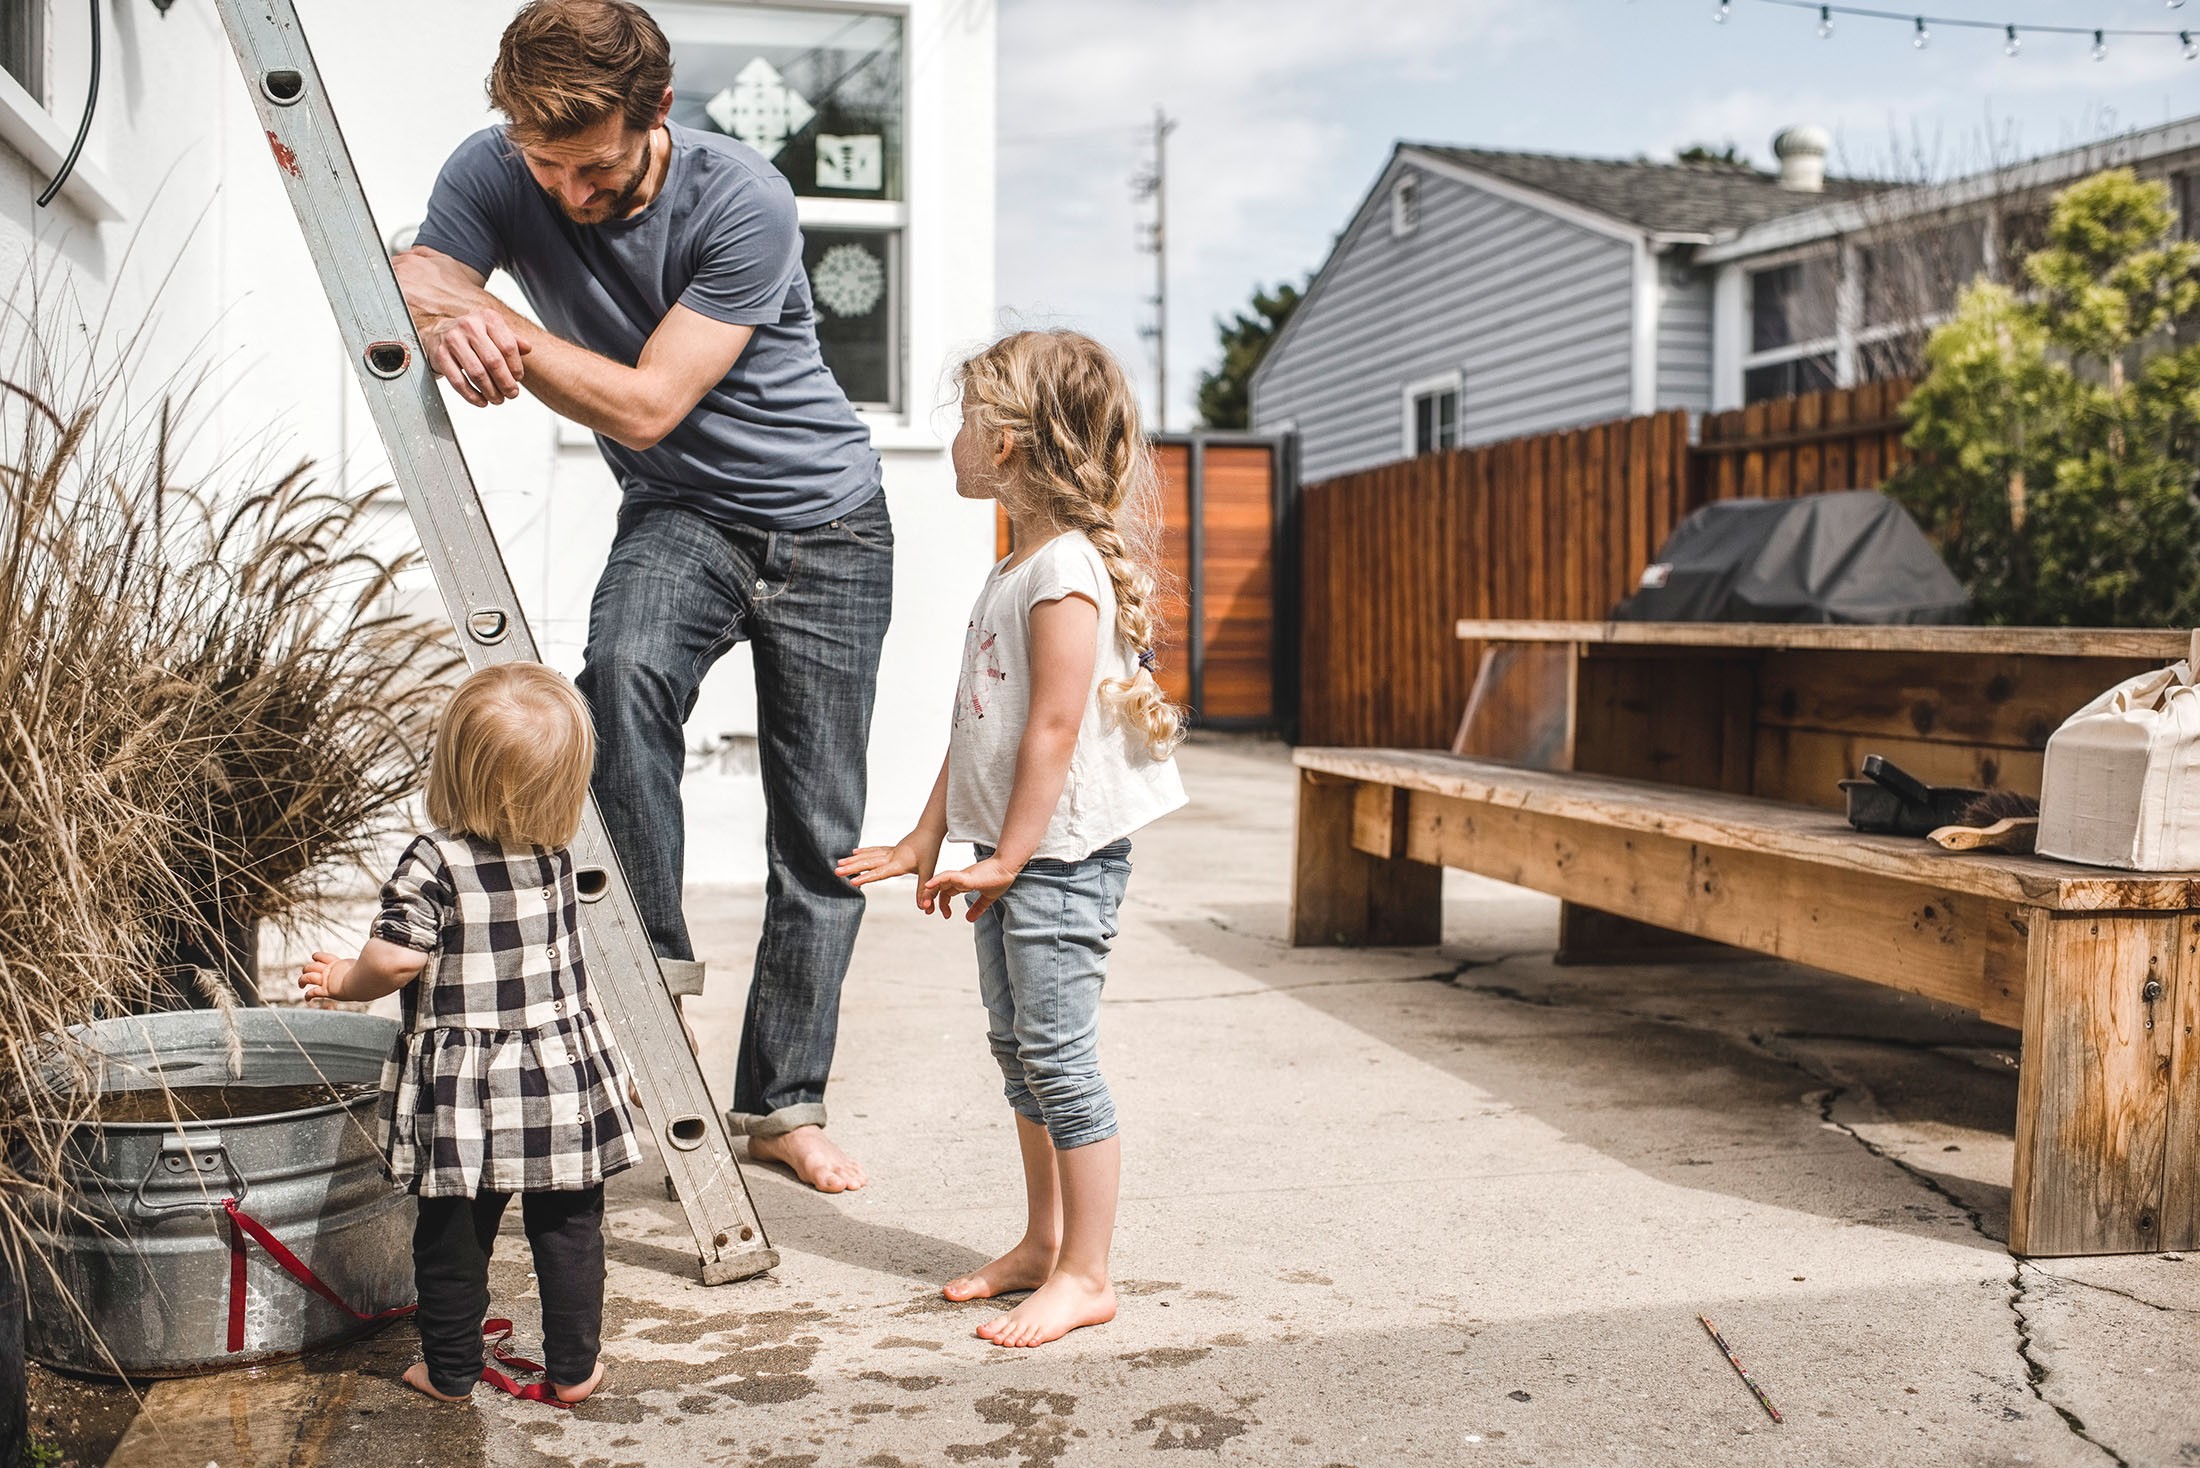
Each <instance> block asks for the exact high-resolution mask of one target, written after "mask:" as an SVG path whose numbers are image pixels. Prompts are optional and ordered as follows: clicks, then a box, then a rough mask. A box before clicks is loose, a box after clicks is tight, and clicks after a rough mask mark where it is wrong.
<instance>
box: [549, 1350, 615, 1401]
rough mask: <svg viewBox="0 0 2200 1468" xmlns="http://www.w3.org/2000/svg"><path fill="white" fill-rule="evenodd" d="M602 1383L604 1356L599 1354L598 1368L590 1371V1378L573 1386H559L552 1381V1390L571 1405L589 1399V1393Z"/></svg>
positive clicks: (561, 1399)
mask: <svg viewBox="0 0 2200 1468" xmlns="http://www.w3.org/2000/svg"><path fill="white" fill-rule="evenodd" d="M602 1385H603V1357H601V1356H598V1357H597V1358H596V1369H595V1370H594V1371H591V1372H589V1373H588V1380H586V1381H577V1382H575V1383H573V1385H571V1386H559V1385H558V1384H557V1383H556V1382H552V1383H550V1390H551V1391H552V1392H553V1393H554V1394H555V1395H556V1396H557V1399H558V1400H559V1401H561V1402H563V1403H565V1404H566V1405H567V1406H568V1407H570V1406H573V1405H574V1404H575V1403H578V1402H585V1401H587V1400H588V1394H589V1393H590V1392H592V1391H594V1390H595V1389H596V1388H597V1387H599V1386H602Z"/></svg>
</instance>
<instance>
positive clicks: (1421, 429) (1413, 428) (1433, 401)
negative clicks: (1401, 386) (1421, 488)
mask: <svg viewBox="0 0 2200 1468" xmlns="http://www.w3.org/2000/svg"><path fill="white" fill-rule="evenodd" d="M1460 390H1461V381H1460V375H1459V374H1458V373H1456V372H1447V373H1444V374H1443V375H1441V376H1438V377H1430V378H1424V379H1422V380H1421V381H1419V382H1414V383H1409V384H1407V386H1406V395H1405V396H1406V422H1405V438H1406V444H1405V447H1406V452H1407V453H1408V454H1411V455H1413V456H1415V457H1419V456H1420V455H1422V454H1440V453H1442V452H1443V451H1444V450H1446V449H1455V448H1457V447H1459V397H1460Z"/></svg>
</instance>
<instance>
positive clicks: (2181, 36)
mask: <svg viewBox="0 0 2200 1468" xmlns="http://www.w3.org/2000/svg"><path fill="white" fill-rule="evenodd" d="M2177 44H2178V45H2180V46H2183V47H2184V48H2185V59H2186V60H2187V61H2200V41H2195V40H2194V39H2193V38H2192V32H2191V31H2179V32H2178V33H2177Z"/></svg>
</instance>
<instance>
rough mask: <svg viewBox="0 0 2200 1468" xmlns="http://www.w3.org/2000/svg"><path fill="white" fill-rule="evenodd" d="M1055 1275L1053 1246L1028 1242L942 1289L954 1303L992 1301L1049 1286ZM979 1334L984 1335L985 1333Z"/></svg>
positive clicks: (961, 1275)
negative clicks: (1048, 1281)
mask: <svg viewBox="0 0 2200 1468" xmlns="http://www.w3.org/2000/svg"><path fill="white" fill-rule="evenodd" d="M1053 1272H1054V1248H1053V1246H1051V1245H1040V1244H1034V1243H1032V1242H1031V1241H1030V1240H1029V1239H1024V1240H1021V1241H1020V1242H1018V1243H1017V1245H1016V1247H1015V1248H1013V1249H1011V1250H1009V1251H1008V1252H1007V1253H1006V1254H1003V1255H1002V1256H1001V1257H1000V1258H998V1259H996V1260H994V1261H993V1262H992V1263H991V1264H988V1265H986V1266H985V1267H984V1268H982V1269H973V1270H971V1271H970V1272H969V1273H968V1274H959V1275H957V1276H955V1278H953V1279H951V1280H949V1281H948V1282H947V1283H946V1284H944V1285H941V1286H940V1293H941V1294H943V1295H945V1296H946V1297H947V1298H948V1299H950V1300H990V1299H992V1298H993V1297H994V1296H996V1295H1013V1294H1015V1293H1016V1292H1017V1291H1018V1290H1035V1289H1037V1288H1039V1286H1041V1285H1043V1284H1045V1283H1046V1282H1047V1276H1048V1275H1050V1274H1052V1273H1053ZM979 1334H981V1335H983V1334H984V1332H983V1331H982V1330H981V1331H980V1332H979Z"/></svg>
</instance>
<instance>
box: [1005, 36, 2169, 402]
mask: <svg viewBox="0 0 2200 1468" xmlns="http://www.w3.org/2000/svg"><path fill="white" fill-rule="evenodd" d="M1875 8H1893V7H1892V6H1889V5H1887V4H1886V3H1885V0H1880V3H1879V5H1878V6H1876V7H1875ZM1715 9H1716V0H1518V3H1498V0H1001V9H1000V65H1001V87H1000V150H1001V151H1000V261H999V263H1000V298H1001V306H1002V314H1003V319H1004V323H1005V324H1007V325H1011V326H1015V325H1069V326H1076V327H1079V328H1082V329H1084V330H1087V331H1090V332H1093V333H1094V334H1095V335H1097V336H1099V337H1101V338H1102V339H1103V340H1105V341H1106V342H1108V343H1109V344H1110V345H1111V346H1113V347H1115V348H1116V349H1117V350H1119V351H1120V352H1122V353H1123V354H1124V355H1125V358H1126V360H1127V361H1130V362H1132V363H1134V364H1135V367H1136V370H1137V372H1138V374H1139V377H1140V380H1141V382H1142V383H1146V384H1150V383H1151V380H1152V364H1151V354H1150V350H1149V348H1148V346H1147V344H1146V343H1145V342H1143V341H1142V340H1141V339H1140V336H1139V334H1138V327H1139V325H1140V323H1141V321H1142V320H1144V319H1146V318H1147V317H1148V316H1149V315H1150V313H1149V311H1148V308H1147V307H1146V305H1145V298H1146V297H1147V296H1148V295H1149V294H1150V293H1151V290H1152V275H1153V262H1152V258H1151V257H1150V256H1147V255H1142V254H1140V253H1138V251H1137V244H1138V239H1139V220H1140V219H1141V217H1142V214H1143V208H1144V206H1142V205H1139V204H1137V203H1136V202H1135V201H1134V200H1133V197H1132V189H1131V185H1130V179H1131V177H1132V175H1133V174H1135V173H1136V172H1138V171H1139V168H1140V166H1141V163H1142V161H1143V160H1144V158H1145V157H1146V156H1147V155H1148V147H1147V142H1146V138H1147V135H1148V133H1149V131H1150V126H1151V118H1152V114H1153V109H1154V108H1155V106H1156V105H1157V104H1158V105H1160V106H1162V107H1164V108H1166V109H1167V111H1168V113H1169V114H1170V115H1171V116H1172V117H1174V118H1177V119H1178V120H1179V126H1178V127H1177V129H1176V131H1175V133H1174V134H1173V135H1172V136H1171V138H1170V140H1169V173H1170V189H1169V211H1170V239H1171V251H1170V292H1171V295H1170V313H1169V314H1170V332H1171V337H1170V343H1169V374H1170V375H1169V397H1170V400H1171V405H1172V406H1171V409H1170V426H1171V427H1175V428H1181V427H1184V426H1186V425H1187V424H1188V423H1189V422H1190V421H1191V410H1190V403H1191V399H1192V392H1193V382H1194V378H1195V377H1196V374H1197V373H1198V371H1199V370H1200V369H1201V368H1203V367H1206V366H1209V365H1211V364H1212V363H1213V361H1214V360H1215V358H1216V355H1217V349H1216V346H1215V335H1214V327H1213V322H1214V319H1215V317H1216V316H1217V315H1219V314H1221V313H1223V312H1226V311H1231V310H1235V309H1238V308H1239V307H1241V306H1242V305H1243V304H1244V303H1245V301H1246V300H1247V298H1248V297H1249V295H1250V293H1251V290H1252V288H1253V286H1254V285H1255V284H1256V283H1272V282H1274V281H1277V280H1282V279H1293V280H1295V279H1298V278H1299V277H1301V276H1303V275H1304V274H1305V273H1306V272H1307V271H1309V270H1310V269H1312V268H1313V267H1315V266H1316V265H1318V264H1320V262H1321V260H1322V257H1323V255H1324V254H1325V253H1326V252H1327V250H1328V248H1329V244H1330V240H1331V238H1332V236H1333V235H1334V234H1335V233H1336V231H1337V230H1338V229H1339V228H1341V227H1342V226H1343V224H1344V222H1345V220H1346V217H1347V216H1348V215H1349V213H1350V212H1351V210H1352V209H1353V208H1354V206H1355V205H1356V204H1357V203H1358V201H1359V199H1360V197H1361V195H1362V194H1363V193H1364V192H1365V191H1366V189H1367V188H1368V186H1369V184H1370V183H1371V182H1372V181H1373V179H1374V176H1375V174H1376V172H1377V170H1378V169H1380V167H1381V166H1382V163H1383V160H1384V159H1385V158H1386V157H1387V156H1388V154H1389V151H1390V147H1391V144H1392V143H1393V142H1394V141H1395V140H1397V139H1400V138H1407V139H1413V140H1417V141H1427V142H1443V143H1454V144H1459V145H1462V146H1470V147H1495V148H1512V149H1523V150H1532V151H1550V152H1564V153H1583V154H1593V155H1600V156H1605V157H1633V156H1636V155H1638V154H1646V155H1648V156H1650V157H1653V158H1669V157H1671V156H1672V154H1673V153H1674V151H1675V150H1676V149H1679V148H1682V147H1685V146H1687V145H1688V144H1690V143H1693V142H1710V143H1713V144H1725V143H1728V142H1732V143H1734V144H1736V145H1737V146H1738V147H1740V148H1741V150H1742V151H1743V152H1744V153H1745V154H1747V155H1748V156H1750V157H1751V158H1752V159H1753V160H1755V161H1756V162H1757V163H1759V164H1760V165H1767V166H1769V164H1770V162H1771V147H1770V140H1771V137H1772V134H1773V133H1774V132H1776V131H1778V130H1779V129H1780V128H1781V127H1784V126H1786V125H1788V124H1790V123H1796V122H1815V123H1819V124H1822V125H1824V126H1826V127H1828V128H1831V129H1832V130H1833V132H1834V135H1835V138H1836V146H1835V154H1836V157H1835V159H1834V163H1835V166H1836V167H1837V168H1839V167H1841V166H1842V165H1844V164H1845V165H1846V167H1847V170H1848V171H1851V172H1886V171H1888V169H1889V168H1890V167H1893V166H1895V163H1896V160H1897V158H1899V160H1900V166H1901V167H1902V168H1903V169H1904V170H1910V169H1914V168H1916V167H1918V166H1920V164H1921V163H1922V166H1924V167H1926V168H1928V169H1931V170H1934V171H1936V172H1939V173H1942V174H1945V173H1947V172H1950V171H1961V170H1963V169H1965V168H1967V167H1972V166H1977V165H1979V164H1981V163H1983V162H1985V161H1987V160H1989V159H1990V158H1992V157H1995V156H1997V155H2000V154H2005V153H2007V152H2009V151H2011V150H2013V151H2014V152H2016V153H2018V154H2024V155H2029V154H2033V153H2040V152H2046V151H2050V150H2052V149H2055V148H2057V147H2065V146H2072V145H2075V144H2079V143H2084V142H2090V141H2094V140H2096V139H2098V138H2100V137H2102V136H2103V135H2106V134H2111V133H2115V132H2121V131H2126V130H2129V129H2131V128H2134V127H2144V126H2151V125H2153V124H2156V123H2159V122H2161V121H2163V120H2165V119H2166V118H2170V117H2182V116H2188V115H2192V114H2196V113H2200V62H2187V61H2185V60H2183V59H2182V57H2181V55H2180V53H2179V48H2178V45H2177V42H2176V41H2175V39H2174V38H2166V39H2138V38H2132V39H2119V38H2116V37H2113V36H2111V37H2110V38H2109V43H2108V55H2107V57H2106V58H2105V59H2104V60H2099V61H2096V60H2094V59H2093V58H2092V56H2091V51H2092V42H2091V40H2090V38H2088V37H2077V36H2051V35H2036V36H2033V37H2031V38H2029V39H2027V40H2026V41H2025V42H2024V46H2023V49H2022V52H2021V54H2020V55H2019V56H2018V57H2017V58H2016V59H2015V60H2010V59H2009V58H2007V57H2005V56H2004V55H2003V54H2002V38H2001V35H2000V33H1999V31H1998V29H1997V30H1996V31H1995V32H1993V33H1987V32H1983V31H1975V30H1970V31H1967V30H1958V29H1953V28H1949V27H1940V28H1937V29H1935V30H1933V32H1932V36H1931V41H1930V44H1929V45H1928V46H1926V47H1925V48H1924V49H1923V50H1918V49H1916V48H1914V47H1913V46H1912V45H1911V36H1910V28H1909V26H1908V25H1907V24H1906V23H1902V24H1898V23H1893V22H1888V21H1876V20H1868V19H1864V18H1862V17H1841V16H1836V17H1835V21H1834V26H1835V29H1834V34H1833V36H1832V37H1831V38H1830V39H1827V40H1820V39H1819V38H1818V36H1817V24H1818V18H1817V15H1816V13H1815V11H1802V10H1796V9H1789V8H1785V7H1782V6H1778V5H1774V4H1769V3H1766V0H1732V14H1731V16H1730V18H1729V19H1728V21H1727V22H1726V23H1725V24H1723V25H1721V24H1715V23H1714V22H1713V19H1712V15H1713V12H1714V10H1715ZM1929 13H1932V14H1941V15H1950V16H1962V17H1968V18H1972V19H1977V20H1985V21H1992V22H1994V23H1995V24H1996V26H1997V27H1998V26H2000V25H2001V24H2004V23H2010V22H2014V23H2015V24H2017V25H2018V27H2019V28H2020V32H2021V29H2022V27H2023V26H2024V25H2025V23H2026V22H2028V21H2031V22H2038V23H2042V24H2063V25H2085V26H2106V27H2112V28H2113V27H2121V28H2133V29H2164V28H2167V29H2174V28H2177V27H2179V26H2185V27H2189V28H2191V29H2192V30H2193V32H2194V34H2195V35H2196V36H2200V0H2193V3H2190V4H2185V3H2182V0H1993V3H1988V0H1936V3H1935V4H1934V6H1933V8H1932V10H1931V11H1930V12H1929ZM1989 138H1991V139H1992V141H1989ZM1148 390H1149V391H1150V386H1149V388H1148Z"/></svg>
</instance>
